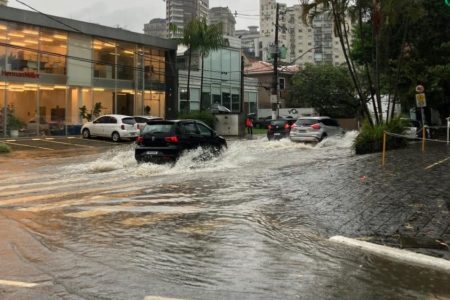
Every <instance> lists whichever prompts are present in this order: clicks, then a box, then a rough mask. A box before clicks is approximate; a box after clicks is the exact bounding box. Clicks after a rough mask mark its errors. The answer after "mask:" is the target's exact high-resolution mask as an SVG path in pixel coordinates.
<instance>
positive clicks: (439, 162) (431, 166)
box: [425, 156, 450, 170]
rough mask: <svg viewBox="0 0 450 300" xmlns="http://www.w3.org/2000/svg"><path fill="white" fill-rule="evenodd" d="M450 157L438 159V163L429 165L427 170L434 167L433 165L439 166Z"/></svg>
mask: <svg viewBox="0 0 450 300" xmlns="http://www.w3.org/2000/svg"><path fill="white" fill-rule="evenodd" d="M449 159H450V156H449V157H447V158H446V159H443V160H440V161H438V162H436V163H434V164H432V165H429V166H428V167H426V168H425V170H428V169H431V168H433V167H435V166H437V165H440V164H442V163H444V162H446V161H447V160H449Z"/></svg>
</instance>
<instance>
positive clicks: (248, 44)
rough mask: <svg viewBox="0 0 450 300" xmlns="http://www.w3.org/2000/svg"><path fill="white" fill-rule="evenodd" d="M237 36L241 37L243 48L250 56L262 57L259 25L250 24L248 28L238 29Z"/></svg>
mask: <svg viewBox="0 0 450 300" xmlns="http://www.w3.org/2000/svg"><path fill="white" fill-rule="evenodd" d="M235 36H236V37H237V38H240V39H241V44H242V50H244V53H245V54H247V56H248V57H249V58H252V57H258V58H261V55H262V54H261V49H260V47H259V37H260V33H259V30H258V26H248V30H246V29H240V30H236V34H235Z"/></svg>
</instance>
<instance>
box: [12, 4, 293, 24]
mask: <svg viewBox="0 0 450 300" xmlns="http://www.w3.org/2000/svg"><path fill="white" fill-rule="evenodd" d="M21 1H22V2H24V3H26V4H28V5H30V6H32V7H33V8H35V9H37V10H39V11H41V12H44V13H47V14H51V15H55V16H60V17H66V18H72V19H77V20H82V21H87V22H92V23H98V24H102V25H107V26H114V27H115V26H117V25H119V26H120V27H122V28H125V29H128V30H132V31H136V32H142V31H143V28H144V23H148V21H150V20H151V19H153V18H165V15H166V7H165V2H164V1H163V0H128V1H124V0H90V1H85V0H78V1H74V0H21ZM280 2H281V3H286V4H288V5H292V4H297V3H299V0H284V1H280ZM8 6H11V7H16V8H21V9H28V8H27V7H25V6H24V5H22V4H20V3H19V2H17V1H16V0H9V1H8ZM209 6H210V7H215V6H228V7H229V8H230V9H231V11H232V12H233V13H234V12H235V11H237V12H238V13H240V14H243V15H253V16H238V17H237V18H236V21H237V24H236V29H246V28H247V26H250V25H256V26H259V18H258V17H257V16H254V15H258V14H259V1H258V0H210V3H209Z"/></svg>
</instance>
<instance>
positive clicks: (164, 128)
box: [142, 123, 174, 134]
mask: <svg viewBox="0 0 450 300" xmlns="http://www.w3.org/2000/svg"><path fill="white" fill-rule="evenodd" d="M173 126H174V125H173V124H172V123H157V124H147V125H145V127H144V130H143V132H142V133H144V134H146V133H170V132H172V128H173Z"/></svg>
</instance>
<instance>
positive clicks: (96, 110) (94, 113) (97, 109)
mask: <svg viewBox="0 0 450 300" xmlns="http://www.w3.org/2000/svg"><path fill="white" fill-rule="evenodd" d="M102 109H104V107H102V103H101V102H97V103H95V104H94V107H93V108H92V110H91V111H90V112H89V111H88V109H87V107H86V105H83V106H82V107H80V117H81V119H86V120H88V121H92V120H94V119H96V118H98V117H99V116H100V113H101V112H102Z"/></svg>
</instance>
